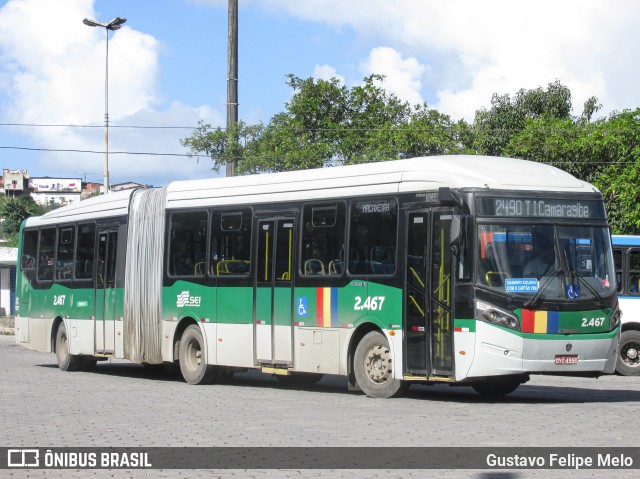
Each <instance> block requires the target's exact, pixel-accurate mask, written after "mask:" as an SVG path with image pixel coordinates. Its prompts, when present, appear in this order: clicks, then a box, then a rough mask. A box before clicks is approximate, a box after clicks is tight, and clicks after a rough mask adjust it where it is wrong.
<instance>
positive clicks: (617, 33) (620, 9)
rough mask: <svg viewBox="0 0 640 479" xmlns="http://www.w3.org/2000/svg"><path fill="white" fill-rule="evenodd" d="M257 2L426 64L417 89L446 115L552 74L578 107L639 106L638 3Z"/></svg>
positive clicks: (541, 82)
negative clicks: (594, 102) (592, 101)
mask: <svg viewBox="0 0 640 479" xmlns="http://www.w3.org/2000/svg"><path fill="white" fill-rule="evenodd" d="M264 3H265V5H266V6H267V8H271V9H278V10H280V11H287V12H288V13H289V14H291V15H293V16H297V17H299V18H302V19H305V20H307V21H313V22H321V23H326V24H328V25H330V26H333V27H335V28H344V27H350V28H352V29H353V31H355V32H356V33H357V35H358V36H359V38H360V40H359V41H360V42H362V41H365V42H366V41H369V42H370V43H374V44H378V45H380V44H384V45H386V46H388V47H390V48H392V49H393V50H395V51H396V52H399V53H400V54H401V55H402V57H405V58H407V57H409V58H415V59H416V62H417V63H418V64H422V65H429V70H428V71H427V72H426V73H425V77H426V78H425V79H424V82H423V90H422V92H420V93H421V96H422V97H424V98H427V97H433V98H437V105H432V106H435V107H436V108H438V109H440V110H441V111H442V112H444V113H449V114H451V115H452V116H454V117H465V118H467V119H470V118H472V117H473V114H474V112H475V110H476V109H478V108H479V107H481V106H489V102H490V99H491V95H492V93H494V92H498V93H510V94H513V93H515V92H516V91H517V90H519V89H520V88H537V87H538V86H542V87H546V85H547V84H548V83H550V82H553V81H555V80H556V79H558V80H560V81H561V82H562V83H563V84H565V85H567V86H568V87H569V88H570V89H571V91H572V93H573V104H574V109H575V111H576V112H577V113H579V112H580V111H581V109H582V104H583V102H584V101H585V100H586V99H587V98H588V97H589V96H591V95H596V96H598V98H599V99H600V101H601V102H602V103H603V105H604V106H605V110H607V111H611V110H614V109H622V108H635V107H636V106H637V104H638V103H640V90H638V88H636V85H635V83H636V80H635V79H637V78H638V76H639V75H640V63H638V62H636V61H633V60H632V59H633V58H635V54H636V52H635V49H636V46H637V45H638V44H640V29H638V28H637V25H638V24H640V9H638V8H637V2H634V1H633V0H616V1H615V2H611V1H609V0H563V1H561V2H558V1H557V0H536V1H535V2H533V1H529V2H524V1H518V2H514V1H513V0H483V1H482V2H479V1H477V0H449V1H447V2H442V1H440V0H395V1H393V2H389V1H388V0H352V1H348V2H345V1H344V0H307V1H304V2H291V1H289V0H265V2H264ZM366 62H371V57H370V58H369V59H368V60H366ZM375 66H379V65H375ZM380 73H382V72H380ZM426 90H428V91H426ZM417 92H418V90H416V93H417Z"/></svg>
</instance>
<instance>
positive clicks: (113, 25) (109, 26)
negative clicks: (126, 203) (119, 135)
mask: <svg viewBox="0 0 640 479" xmlns="http://www.w3.org/2000/svg"><path fill="white" fill-rule="evenodd" d="M126 21H127V19H126V18H121V17H116V18H114V19H113V20H111V21H110V22H109V23H102V22H98V21H96V20H91V19H89V18H85V19H84V20H82V23H84V24H85V25H87V26H89V27H103V28H104V29H105V30H104V31H105V32H106V34H107V41H106V44H107V54H106V57H105V69H104V193H105V194H108V193H109V30H118V29H119V28H120V27H121V26H122V24H123V23H124V22H126Z"/></svg>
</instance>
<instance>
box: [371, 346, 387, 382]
mask: <svg viewBox="0 0 640 479" xmlns="http://www.w3.org/2000/svg"><path fill="white" fill-rule="evenodd" d="M365 371H366V372H367V376H368V377H369V379H371V381H373V382H374V383H384V382H386V381H388V380H389V378H390V377H391V354H390V352H389V350H388V349H387V348H385V347H383V346H380V345H377V346H374V347H372V348H371V349H370V350H369V352H368V353H367V356H366V358H365Z"/></svg>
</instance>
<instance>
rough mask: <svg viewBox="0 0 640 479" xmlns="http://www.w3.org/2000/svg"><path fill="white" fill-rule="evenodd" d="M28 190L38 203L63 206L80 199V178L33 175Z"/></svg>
mask: <svg viewBox="0 0 640 479" xmlns="http://www.w3.org/2000/svg"><path fill="white" fill-rule="evenodd" d="M29 190H30V192H31V196H32V197H33V199H34V200H35V202H36V203H38V204H39V205H42V206H49V205H55V206H64V205H68V204H71V203H75V202H77V201H80V200H81V197H80V196H81V194H82V178H51V177H49V176H44V177H33V178H31V179H30V180H29Z"/></svg>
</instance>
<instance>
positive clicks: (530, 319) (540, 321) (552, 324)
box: [522, 309, 560, 334]
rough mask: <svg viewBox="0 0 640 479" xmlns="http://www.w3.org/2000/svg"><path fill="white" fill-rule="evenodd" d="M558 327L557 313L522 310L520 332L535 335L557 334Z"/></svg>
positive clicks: (558, 318) (558, 315) (558, 317)
mask: <svg viewBox="0 0 640 479" xmlns="http://www.w3.org/2000/svg"><path fill="white" fill-rule="evenodd" d="M559 327H560V313H559V312H558V311H534V310H531V309H523V310H522V332H523V333H535V334H557V333H558V329H559Z"/></svg>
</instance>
